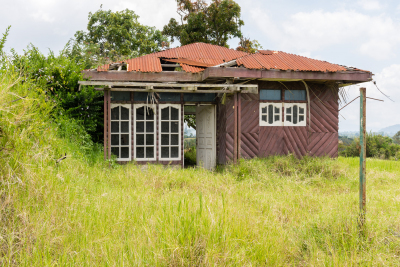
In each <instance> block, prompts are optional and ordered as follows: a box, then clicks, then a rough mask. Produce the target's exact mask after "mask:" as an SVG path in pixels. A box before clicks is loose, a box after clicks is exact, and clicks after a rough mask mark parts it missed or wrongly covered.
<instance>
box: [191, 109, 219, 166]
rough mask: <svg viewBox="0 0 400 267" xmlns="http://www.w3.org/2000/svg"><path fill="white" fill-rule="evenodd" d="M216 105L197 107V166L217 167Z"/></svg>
mask: <svg viewBox="0 0 400 267" xmlns="http://www.w3.org/2000/svg"><path fill="white" fill-rule="evenodd" d="M215 139H216V124H215V106H214V105H208V106H197V107H196V143H197V145H196V161H197V166H202V167H203V168H205V169H208V170H212V169H214V168H215V165H216V159H217V155H216V154H217V153H216V142H215Z"/></svg>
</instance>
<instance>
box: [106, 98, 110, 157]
mask: <svg viewBox="0 0 400 267" xmlns="http://www.w3.org/2000/svg"><path fill="white" fill-rule="evenodd" d="M107 98H108V101H107V102H108V108H107V110H108V122H107V124H108V142H107V146H108V147H107V150H108V158H109V159H111V90H107Z"/></svg>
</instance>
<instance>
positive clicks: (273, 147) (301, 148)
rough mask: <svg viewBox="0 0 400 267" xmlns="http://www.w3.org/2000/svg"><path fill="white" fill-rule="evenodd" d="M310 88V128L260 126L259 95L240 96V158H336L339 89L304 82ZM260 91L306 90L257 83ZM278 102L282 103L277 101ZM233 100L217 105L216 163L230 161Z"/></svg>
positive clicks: (291, 85) (290, 85) (295, 85)
mask: <svg viewBox="0 0 400 267" xmlns="http://www.w3.org/2000/svg"><path fill="white" fill-rule="evenodd" d="M307 85H308V87H309V89H310V114H311V125H309V123H308V122H309V120H308V114H309V112H308V105H307V116H306V117H307V126H303V127H299V126H296V127H293V126H273V127H271V126H259V95H258V94H257V95H255V94H240V97H241V101H240V111H241V112H240V113H241V118H240V123H241V124H240V125H241V127H240V129H241V133H239V137H240V142H239V145H240V148H239V150H240V155H239V157H241V158H254V157H267V156H271V155H287V154H289V153H291V154H294V155H296V156H298V157H301V156H304V155H306V154H309V155H311V156H324V155H327V156H330V157H337V155H338V123H339V120H338V114H339V113H338V87H337V86H336V85H335V84H333V83H330V84H321V83H307ZM259 88H260V89H282V90H285V89H293V90H295V89H301V90H304V89H305V85H304V84H303V83H302V82H285V83H284V84H281V83H278V82H260V83H259ZM279 102H281V101H279ZM233 107H234V100H233V97H231V98H230V99H228V100H227V101H226V104H225V105H222V104H219V105H218V122H217V125H219V128H218V129H217V131H218V132H217V141H218V150H217V151H218V155H217V158H218V163H220V164H225V163H227V162H229V161H232V160H233V155H234V108H233Z"/></svg>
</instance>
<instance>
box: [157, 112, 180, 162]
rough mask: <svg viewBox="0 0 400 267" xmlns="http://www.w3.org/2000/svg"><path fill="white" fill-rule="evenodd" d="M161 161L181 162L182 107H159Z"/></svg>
mask: <svg viewBox="0 0 400 267" xmlns="http://www.w3.org/2000/svg"><path fill="white" fill-rule="evenodd" d="M159 114H160V115H159V116H160V117H159V123H160V124H159V129H160V130H159V140H160V142H159V155H160V158H159V159H160V160H181V134H180V132H181V119H182V118H181V105H180V104H160V105H159Z"/></svg>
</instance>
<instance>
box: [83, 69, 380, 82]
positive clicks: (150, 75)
mask: <svg viewBox="0 0 400 267" xmlns="http://www.w3.org/2000/svg"><path fill="white" fill-rule="evenodd" d="M372 75H373V74H372V73H371V72H363V71H352V72H347V71H346V72H315V71H279V70H249V69H245V68H230V67H226V68H220V67H209V68H206V69H205V70H204V71H203V72H201V73H187V72H158V73H154V72H98V71H83V76H84V78H86V79H90V80H92V81H154V82H202V81H205V80H207V79H208V78H236V77H238V78H253V79H263V80H268V79H271V80H274V79H285V80H299V79H301V80H327V81H328V80H330V81H349V82H368V81H371V80H372Z"/></svg>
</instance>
